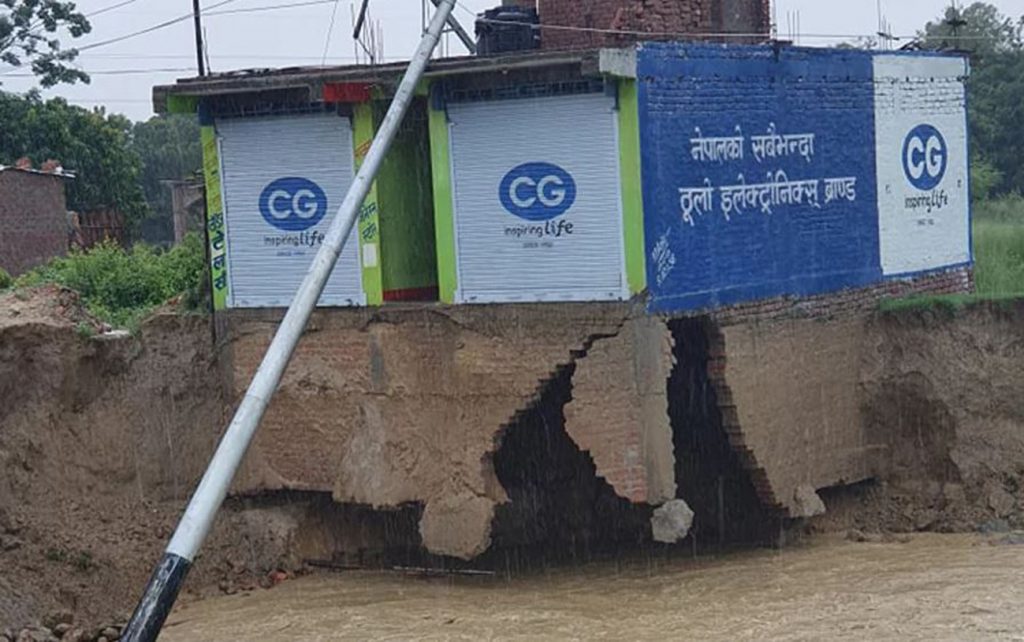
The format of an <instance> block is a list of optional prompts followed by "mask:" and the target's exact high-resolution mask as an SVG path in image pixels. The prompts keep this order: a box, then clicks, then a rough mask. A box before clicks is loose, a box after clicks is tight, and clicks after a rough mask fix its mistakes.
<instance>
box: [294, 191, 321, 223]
mask: <svg viewBox="0 0 1024 642" xmlns="http://www.w3.org/2000/svg"><path fill="white" fill-rule="evenodd" d="M317 209H318V208H317V205H316V194H314V193H313V190H310V189H300V190H299V191H297V192H295V196H293V197H292V211H293V212H295V215H296V216H298V217H299V218H313V217H314V216H315V215H316V211H317Z"/></svg>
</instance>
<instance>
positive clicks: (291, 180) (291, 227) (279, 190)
mask: <svg viewBox="0 0 1024 642" xmlns="http://www.w3.org/2000/svg"><path fill="white" fill-rule="evenodd" d="M260 214H262V215H263V218H264V219H265V220H266V221H267V223H270V224H271V225H273V226H274V227H276V228H278V229H281V230H284V231H285V232H302V231H305V230H308V229H309V228H311V227H313V226H314V225H316V224H317V223H319V222H320V221H321V219H323V217H324V216H325V215H326V214H327V195H326V194H325V193H324V191H323V190H322V189H321V188H320V186H319V185H317V184H316V183H314V182H313V181H311V180H309V179H308V178H298V177H295V176H289V177H286V178H279V179H277V180H276V181H274V182H273V183H271V184H270V185H267V186H266V187H265V188H263V193H262V194H260Z"/></svg>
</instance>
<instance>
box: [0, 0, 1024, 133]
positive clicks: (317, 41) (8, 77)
mask: <svg viewBox="0 0 1024 642" xmlns="http://www.w3.org/2000/svg"><path fill="white" fill-rule="evenodd" d="M124 1H125V0H120V2H124ZM422 1H423V0H372V1H371V12H372V14H373V17H374V18H375V19H376V20H378V21H379V22H380V26H381V28H382V29H383V33H384V45H383V49H384V55H385V57H386V59H388V60H394V59H400V58H403V57H407V56H408V55H409V54H410V53H411V52H412V50H413V49H414V48H415V46H416V43H417V41H418V39H419V34H420V30H421V25H422V13H421V2H422ZM989 1H990V2H992V3H993V4H995V5H997V6H998V7H999V8H1000V10H1001V11H1002V12H1003V13H1005V14H1007V15H1011V16H1015V17H1019V16H1021V15H1022V14H1024V0H989ZM120 2H119V0H77V5H78V7H79V9H80V10H81V11H83V12H85V13H86V14H89V13H92V12H95V11H98V10H100V9H103V8H106V7H110V6H112V5H115V4H120ZM297 2H310V3H311V4H309V5H307V6H301V7H291V8H286V9H278V10H273V11H254V12H238V11H240V10H248V9H254V8H260V7H267V6H273V5H281V4H294V3H297ZM876 2H877V0H774V1H773V7H774V9H773V11H774V13H775V17H776V20H777V24H778V31H779V35H780V37H783V38H786V37H788V36H789V34H790V30H791V27H790V25H792V24H796V17H797V16H798V18H799V32H800V34H801V37H800V39H799V43H800V44H802V45H809V46H825V45H828V44H834V43H836V42H840V41H843V40H847V41H849V40H853V39H854V37H855V36H859V35H862V36H869V35H872V34H874V33H875V32H876V31H877V30H878V29H877V26H878V10H877V6H876ZM219 3H224V6H223V7H221V8H219V9H217V8H212V7H213V5H215V4H219ZM312 3H315V4H312ZM203 4H204V6H206V7H211V9H210V13H209V14H208V15H207V16H206V18H205V23H204V26H205V30H206V37H207V48H208V51H209V57H210V63H211V67H212V69H213V70H214V71H226V70H230V69H245V68H252V67H286V66H297V65H318V64H320V61H321V59H322V56H323V53H324V48H325V45H327V43H328V27H329V25H330V22H331V14H332V11H334V10H335V4H334V3H333V2H330V0H328V1H326V2H324V1H322V0H320V1H319V2H318V1H317V0H228V1H227V2H226V3H225V2H224V0H204V2H203ZM498 4H500V1H499V0H461V2H460V7H459V8H458V9H456V15H457V16H458V17H459V19H460V20H462V22H463V24H464V25H465V26H466V28H467V29H468V30H470V31H472V14H473V13H476V12H478V11H482V10H483V9H485V8H488V7H492V6H495V5H498ZM948 4H949V0H882V12H883V14H884V15H885V17H886V19H887V20H888V22H889V23H890V24H891V33H894V34H897V35H913V34H914V33H915V32H916V31H917V30H918V29H920V28H921V27H922V26H923V25H924V23H925V22H926V21H928V20H930V19H933V18H935V17H937V16H939V15H941V13H942V11H943V8H944V7H945V6H947V5H948ZM352 5H353V1H352V0H338V1H337V14H336V16H335V21H334V28H333V29H332V30H331V32H330V33H331V37H330V42H329V46H327V62H328V64H331V63H333V64H344V63H350V62H352V60H353V56H354V50H353V41H352V38H351V31H352V28H351V24H352V18H351V14H352V10H353V8H352ZM190 10H191V2H189V0H132V1H131V2H129V3H128V4H126V5H125V6H123V7H120V8H116V9H113V10H110V11H107V12H104V13H102V14H101V15H96V16H94V17H93V18H91V21H92V25H93V30H92V33H90V34H88V35H87V36H84V37H82V38H80V39H79V40H77V41H75V42H74V43H73V44H74V46H78V47H85V46H87V45H88V44H89V43H97V42H100V41H104V40H108V39H112V38H117V37H118V36H122V35H125V34H129V33H131V32H134V31H138V30H140V29H144V28H147V27H150V26H154V25H157V24H159V23H162V22H165V21H168V20H172V19H174V18H177V17H179V16H183V15H186V14H188V13H189V12H190ZM217 11H223V12H225V13H221V14H216V12H217ZM229 11H232V12H235V13H228V12H229ZM450 51H451V53H452V54H453V55H456V54H461V53H463V50H462V49H461V47H460V46H459V45H458V43H457V42H456V41H454V39H453V41H452V42H451V43H450ZM79 64H80V65H81V67H82V68H83V69H85V70H86V71H88V72H90V73H91V74H92V75H93V76H92V83H91V84H90V85H76V86H60V87H57V88H55V89H51V90H49V91H47V92H45V94H46V95H61V96H65V97H66V98H67V99H68V100H70V101H71V102H74V103H78V104H82V105H86V106H94V105H106V106H107V108H108V110H109V111H114V112H121V113H124V114H127V115H128V116H130V117H131V118H133V119H136V120H138V119H145V118H147V117H149V116H150V115H151V114H152V110H151V107H150V100H149V96H150V89H151V87H152V86H153V85H155V84H168V83H173V82H174V80H175V79H176V78H182V77H188V76H191V75H194V74H195V45H194V41H193V28H192V21H191V20H184V21H182V22H179V23H177V24H174V25H171V26H169V27H166V28H163V29H158V30H155V31H153V32H151V33H147V34H145V35H141V36H138V37H135V38H129V39H126V40H123V41H121V42H117V43H114V44H110V45H106V46H98V47H96V48H94V49H90V50H88V51H83V52H82V54H81V56H80V58H79ZM0 83H3V85H2V88H3V89H4V90H7V91H17V92H22V91H26V90H28V89H31V88H32V87H33V86H35V81H34V79H32V78H31V77H25V74H24V71H23V70H11V69H9V68H6V67H4V66H2V65H0Z"/></svg>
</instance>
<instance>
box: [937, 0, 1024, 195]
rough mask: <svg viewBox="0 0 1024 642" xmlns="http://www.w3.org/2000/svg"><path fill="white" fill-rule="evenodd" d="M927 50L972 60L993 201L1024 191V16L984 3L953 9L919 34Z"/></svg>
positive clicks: (971, 99)
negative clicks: (1007, 13) (949, 51)
mask: <svg viewBox="0 0 1024 642" xmlns="http://www.w3.org/2000/svg"><path fill="white" fill-rule="evenodd" d="M919 36H920V41H921V44H922V46H923V47H924V48H926V49H955V50H959V51H966V52H968V53H969V54H970V57H971V77H970V79H969V80H968V82H967V92H968V103H969V104H968V114H969V120H970V136H971V148H972V154H973V156H974V161H975V163H976V164H978V163H980V164H983V165H984V167H985V172H983V174H984V175H985V179H986V180H985V181H982V183H983V184H985V186H986V187H987V188H988V189H987V191H988V193H989V195H991V196H998V195H1000V194H1005V193H1007V192H1013V191H1018V192H1020V191H1024V157H1022V154H1021V152H1020V150H1022V149H1024V107H1022V106H1024V17H1021V18H1019V19H1017V20H1016V21H1015V20H1013V19H1012V18H1008V17H1006V16H1004V15H1003V14H1002V13H1000V12H999V10H998V9H997V8H996V7H994V6H992V5H990V4H987V3H984V2H975V3H974V4H972V5H970V6H969V7H967V8H966V9H963V10H957V9H954V8H949V9H947V10H946V12H945V14H944V15H943V17H942V18H940V19H938V20H936V21H933V22H929V23H928V24H926V25H925V28H924V30H923V31H922V32H921V33H920V34H919Z"/></svg>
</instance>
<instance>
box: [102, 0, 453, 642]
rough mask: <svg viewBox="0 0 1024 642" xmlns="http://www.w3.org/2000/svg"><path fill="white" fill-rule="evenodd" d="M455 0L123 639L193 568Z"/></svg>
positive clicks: (156, 622) (147, 637) (395, 103)
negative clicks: (197, 554)
mask: <svg viewBox="0 0 1024 642" xmlns="http://www.w3.org/2000/svg"><path fill="white" fill-rule="evenodd" d="M455 1H456V0H441V4H440V5H439V6H438V8H437V11H436V12H435V13H434V18H433V19H432V20H431V22H430V27H429V28H428V29H427V32H426V33H425V34H423V40H421V41H420V45H419V47H418V48H417V49H416V53H415V54H413V57H412V60H411V61H410V63H409V68H408V69H407V70H406V72H405V76H404V77H403V78H402V82H401V83H400V84H399V85H398V89H397V90H396V91H395V97H394V100H392V102H391V106H390V107H389V108H388V112H387V114H386V115H385V116H384V120H383V121H382V122H381V124H380V129H379V130H378V132H377V136H376V137H375V138H374V139H373V143H372V144H371V145H370V151H369V152H367V154H366V159H365V160H364V161H363V164H362V165H361V166H360V168H359V172H357V173H356V177H355V178H354V179H353V181H352V186H351V187H350V188H349V190H348V193H347V194H346V195H345V200H344V201H342V203H341V207H339V208H338V214H337V216H335V217H334V220H333V221H332V222H331V226H330V228H329V229H328V231H327V236H326V237H325V238H324V240H323V245H322V246H321V247H320V250H319V251H318V252H317V254H316V257H315V258H314V259H313V263H312V264H311V265H310V267H309V272H307V273H306V276H305V278H303V280H302V284H301V285H300V286H299V290H298V292H296V294H295V299H294V300H293V301H292V304H291V305H290V306H289V307H288V312H287V313H285V315H284V319H283V320H282V321H281V325H280V327H279V328H278V329H277V333H276V334H275V335H274V340H273V341H271V343H270V348H268V349H267V354H266V355H264V357H263V362H262V363H260V367H259V369H258V370H257V371H256V375H255V376H254V377H253V379H252V383H250V384H249V389H248V390H247V391H246V393H245V397H244V398H243V399H242V403H241V404H239V406H238V410H237V411H235V416H234V418H233V419H232V420H231V424H230V425H228V429H227V431H225V433H224V436H223V437H222V438H221V440H220V444H219V445H218V446H217V452H215V453H214V454H213V459H212V460H211V461H210V465H209V466H208V467H207V469H206V472H205V473H204V474H203V478H202V480H201V481H200V482H199V487H198V488H196V491H195V493H194V494H193V495H192V499H191V500H190V501H189V504H188V507H187V508H186V509H185V514H184V515H182V517H181V521H180V522H178V527H177V529H176V530H175V531H174V535H173V536H172V537H171V541H170V543H168V545H167V549H166V551H165V552H164V556H163V558H162V559H161V560H160V563H159V564H158V565H157V567H156V569H155V570H154V571H153V575H152V577H150V578H149V583H148V584H147V585H146V589H145V592H143V594H142V597H141V599H140V600H139V604H138V606H136V607H135V613H133V614H132V619H131V620H130V621H129V622H128V625H127V626H126V627H125V629H124V633H122V635H121V640H122V641H123V642H153V641H154V640H156V637H157V635H159V634H160V629H161V628H162V627H163V624H164V620H166V619H167V615H168V614H169V613H170V612H171V607H172V606H174V601H175V600H176V599H177V597H178V592H179V591H180V590H181V585H182V583H183V582H184V580H185V576H186V575H187V574H188V570H189V568H191V567H192V561H193V559H195V555H196V553H197V552H198V551H199V547H200V546H202V544H203V540H204V539H206V535H207V534H208V533H209V532H210V528H211V527H212V526H213V519H214V517H215V516H216V515H217V510H218V509H219V508H220V505H221V504H222V503H223V502H224V497H226V496H227V493H228V487H229V486H230V485H231V480H232V479H234V476H235V472H236V471H237V470H238V466H239V465H240V464H241V463H242V458H243V457H244V456H245V451H246V450H247V449H248V448H249V443H250V442H251V441H252V438H253V435H255V434H256V429H257V428H258V427H259V422H260V419H262V418H263V413H264V411H265V410H266V409H267V405H268V404H269V403H270V398H271V397H272V396H273V394H274V391H276V390H277V386H278V384H280V383H281V377H282V376H283V375H284V371H285V368H286V367H287V366H288V362H289V361H290V360H291V358H292V354H293V353H294V352H295V346H296V345H297V344H298V343H299V339H300V338H301V337H302V333H303V331H304V330H305V328H306V323H308V322H309V317H310V315H312V314H313V309H314V308H315V307H316V303H317V301H318V300H319V299H320V294H321V293H322V292H323V290H324V286H325V285H326V284H327V279H328V278H330V276H331V272H332V271H333V270H334V266H335V264H336V263H337V262H338V255H340V254H341V249H342V247H343V246H344V245H345V241H346V240H347V239H348V237H349V235H350V234H351V233H352V227H353V226H354V225H355V222H356V218H357V215H358V213H359V209H360V207H361V206H362V204H363V201H364V200H366V195H367V194H368V193H369V191H370V187H371V186H372V185H373V181H374V178H375V177H376V175H377V172H378V170H379V169H380V166H381V164H382V163H383V162H384V157H385V156H386V155H387V152H388V148H389V147H390V146H391V143H392V141H394V139H395V135H396V134H397V133H398V128H399V126H400V125H401V124H402V120H403V119H404V118H405V114H406V112H407V111H408V109H409V104H410V103H411V102H412V98H413V95H414V94H415V93H416V86H417V85H418V84H419V81H420V78H422V77H423V72H424V71H425V70H426V68H427V63H428V62H429V61H430V56H431V55H432V54H433V53H434V48H435V47H436V46H437V41H438V40H439V39H440V37H441V31H442V30H443V29H444V25H445V22H446V21H447V19H448V16H449V15H451V12H452V9H453V8H454V7H455Z"/></svg>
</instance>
